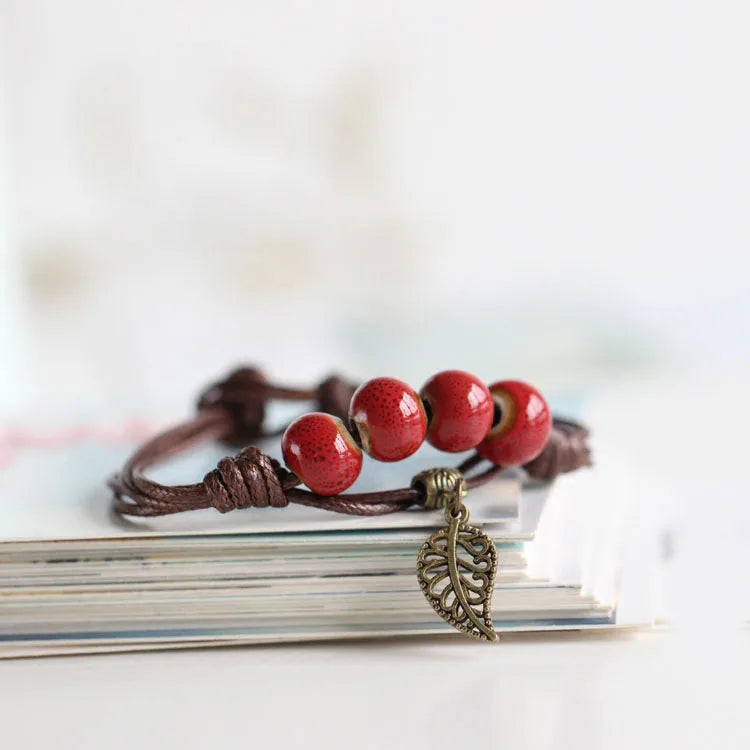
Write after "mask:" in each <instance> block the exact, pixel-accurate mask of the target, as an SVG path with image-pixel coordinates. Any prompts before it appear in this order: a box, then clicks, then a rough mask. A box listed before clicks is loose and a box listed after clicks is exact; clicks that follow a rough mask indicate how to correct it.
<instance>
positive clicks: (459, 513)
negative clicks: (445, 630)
mask: <svg viewBox="0 0 750 750" xmlns="http://www.w3.org/2000/svg"><path fill="white" fill-rule="evenodd" d="M458 482H460V484H459V486H458V491H454V492H452V493H451V497H450V501H449V504H448V505H447V507H446V511H445V518H446V521H447V522H448V526H447V527H446V528H444V529H439V530H438V531H436V532H435V533H434V534H433V535H432V536H431V537H430V538H429V539H428V540H427V541H426V542H425V543H424V545H423V546H422V549H421V550H420V553H419V557H418V558H417V578H418V579H419V585H420V587H421V589H422V592H423V593H424V595H425V597H426V598H427V601H428V602H429V603H430V604H431V605H432V608H433V609H434V610H435V612H437V613H438V614H439V615H440V617H442V618H443V619H444V620H445V621H446V622H448V623H450V624H451V625H453V627H454V628H456V629H457V630H459V631H461V632H462V633H466V634H467V635H470V636H473V637H474V638H479V639H481V640H486V641H496V640H498V635H497V633H496V632H495V629H494V627H493V625H492V589H493V587H494V584H495V575H496V573H497V551H496V549H495V545H494V543H493V542H492V539H490V537H489V536H487V534H485V533H484V532H483V531H482V530H481V529H478V528H477V527H476V526H470V525H469V524H468V520H469V511H468V510H467V508H466V506H465V505H463V503H462V502H461V497H462V495H463V477H461V476H460V475H459V477H458V478H457V483H458Z"/></svg>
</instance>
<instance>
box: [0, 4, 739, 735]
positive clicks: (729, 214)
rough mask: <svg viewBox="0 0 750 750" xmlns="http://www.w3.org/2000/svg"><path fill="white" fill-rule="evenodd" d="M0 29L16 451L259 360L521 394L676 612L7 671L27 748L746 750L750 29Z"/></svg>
mask: <svg viewBox="0 0 750 750" xmlns="http://www.w3.org/2000/svg"><path fill="white" fill-rule="evenodd" d="M0 9H2V14H1V15H0V24H1V25H0V34H1V36H0V347H1V349H0V352H1V359H0V414H3V415H4V416H3V422H2V423H0V428H4V427H6V426H8V427H9V426H12V425H13V424H15V423H16V422H17V421H18V420H20V421H21V422H24V421H25V420H28V419H29V416H28V415H30V414H34V415H35V416H34V420H35V423H39V422H40V421H41V422H43V421H44V419H45V418H46V417H47V416H48V415H49V414H52V413H57V412H59V411H64V412H66V413H69V414H70V413H72V414H73V415H79V417H78V418H81V417H80V415H82V414H90V413H92V411H95V410H96V409H98V408H99V407H100V406H101V405H106V407H107V408H109V409H111V408H112V405H113V404H115V405H118V407H119V408H120V409H121V410H122V411H123V412H124V413H130V411H131V410H132V409H137V408H138V406H137V405H138V404H141V403H148V404H152V403H154V402H161V403H162V404H164V405H165V406H164V411H165V412H168V413H169V415H170V416H173V417H174V416H177V415H178V414H182V413H183V411H184V409H186V408H187V407H188V405H189V404H190V403H191V402H192V398H193V394H194V393H195V392H196V391H197V389H198V388H199V387H200V386H201V385H203V384H204V383H205V382H206V380H207V379H210V378H213V377H215V376H217V375H219V374H221V373H222V372H223V371H224V370H225V369H226V368H227V367H229V366H230V365H233V364H234V363H235V362H237V361H259V362H260V363H262V364H263V365H265V366H266V368H267V369H268V371H269V372H270V373H271V374H272V375H274V376H277V377H278V378H280V379H286V380H289V381H291V380H299V381H307V380H308V379H312V378H315V377H318V376H319V375H322V374H323V373H325V372H326V371H327V370H329V369H330V368H331V367H338V368H340V369H342V370H343V371H344V372H346V373H347V374H350V375H352V376H357V377H364V376H370V375H376V374H386V373H387V374H392V375H395V376H400V377H404V378H406V379H409V380H410V381H412V382H413V384H414V385H415V386H418V385H419V383H420V382H421V381H422V380H424V379H426V378H427V377H428V376H429V375H430V374H431V373H432V372H434V371H436V370H439V369H443V368H446V367H463V368H466V369H469V370H473V371H476V372H477V373H478V374H480V375H481V376H482V377H485V378H487V379H492V378H495V377H508V376H516V377H521V378H524V379H528V380H530V381H532V382H535V383H537V384H538V385H540V387H542V389H543V390H545V392H547V393H548V394H549V395H550V398H551V400H552V403H553V405H557V404H560V405H571V404H572V405H574V406H576V408H577V409H578V410H579V412H580V413H582V414H584V415H585V416H586V417H587V419H588V420H589V421H590V422H591V424H592V425H593V426H594V428H595V433H594V435H595V451H596V455H597V456H599V457H600V459H601V460H600V461H599V468H597V471H599V472H603V473H604V474H605V475H606V472H607V471H609V472H612V471H614V469H613V468H612V467H617V471H620V472H623V473H622V475H621V476H622V477H623V484H624V485H626V486H627V487H629V488H633V489H632V490H631V491H630V492H629V494H628V501H629V502H630V503H631V504H632V510H633V512H635V513H636V514H637V515H638V517H639V518H641V519H642V522H643V524H644V529H645V528H648V530H649V533H651V532H653V530H654V529H656V530H657V531H658V532H659V533H661V534H662V535H663V538H664V540H665V548H669V549H670V550H671V553H670V554H671V556H672V558H671V560H670V561H669V563H668V565H667V568H668V570H667V573H666V575H665V586H666V591H665V601H666V604H667V609H668V610H669V612H670V615H671V616H672V619H673V621H674V622H675V625H676V632H674V633H672V634H671V635H656V636H648V637H641V638H636V639H625V640H621V639H604V640H597V639H593V640H591V639H588V640H586V639H571V638H561V639H559V640H558V639H551V638H545V639H530V640H528V641H516V640H514V641H513V642H510V643H507V644H503V646H502V647H500V648H498V649H496V650H494V651H493V652H492V654H491V656H485V652H484V651H480V650H479V649H477V648H475V647H472V644H468V645H467V644H463V643H452V644H439V645H434V644H427V645H422V644H417V643H397V644H395V645H393V646H384V645H383V644H377V643H371V644H354V645H346V646H313V647H284V648H268V649H252V650H240V651H224V652H220V653H207V652H201V653H195V654H168V655H141V656H135V657H117V656H112V657H98V658H93V657H92V658H86V659H78V658H75V659H73V658H72V659H58V660H47V661H43V662H31V661H27V662H15V663H12V664H3V665H0V691H1V692H2V695H1V696H0V697H2V704H1V705H2V706H3V710H2V714H3V717H4V718H3V726H4V730H3V734H4V736H6V737H10V738H12V740H14V741H13V742H11V743H10V745H11V746H21V744H22V740H23V739H24V738H29V739H30V740H36V742H34V743H33V744H30V745H29V746H39V747H41V746H44V745H45V744H49V745H55V746H58V747H60V746H63V745H67V746H70V747H87V746H91V747H102V746H109V745H110V744H111V743H112V742H115V741H119V742H120V743H121V746H123V747H125V746H126V745H127V746H132V745H133V744H135V742H136V738H139V741H140V743H141V744H142V746H144V747H150V746H154V747H170V746H174V747H178V746H182V747H185V746H189V745H191V744H192V745H195V746H205V745H207V744H212V743H213V744H216V745H218V746H227V747H229V746H232V745H234V744H237V745H239V744H242V745H243V746H244V745H247V744H248V743H253V744H254V743H261V742H262V743H263V744H266V745H268V744H274V740H277V741H278V742H279V744H280V745H282V746H284V745H286V746H290V745H292V746H293V745H295V744H298V745H308V746H312V747H315V746H323V745H324V743H327V744H328V745H329V746H344V745H346V744H347V743H348V744H349V746H352V747H384V746H394V747H399V746H401V745H402V744H403V746H414V747H418V746H422V745H424V746H427V745H428V743H429V746H430V747H435V746H439V745H440V744H441V741H440V739H436V738H442V740H443V744H448V741H451V742H452V744H453V746H455V745H457V744H458V743H459V742H460V744H461V745H462V746H464V745H465V746H469V745H473V744H475V743H476V744H483V745H485V746H488V745H489V746H492V747H494V746H499V745H503V744H504V743H507V744H511V743H513V744H516V745H518V746H520V747H533V746H538V747H566V748H567V747H583V748H587V747H591V748H601V747H604V746H607V747H623V748H624V747H628V748H632V747H656V746H661V747H664V746H667V747H670V746H675V747H678V746H684V747H701V748H704V747H706V746H707V745H708V744H711V743H712V742H713V743H715V744H716V745H717V746H719V747H746V746H747V744H748V743H747V739H748V738H747V718H746V711H745V708H744V700H743V699H745V698H746V696H747V692H748V687H747V680H746V674H747V667H748V643H747V629H746V626H744V625H743V623H744V622H746V620H747V616H748V612H750V606H748V603H749V602H750V596H748V593H747V590H748V582H747V576H746V571H747V569H748V556H747V551H746V550H747V545H746V542H745V540H746V536H747V528H748V523H750V518H748V509H747V508H748V505H747V490H746V481H745V479H744V476H743V474H744V470H745V467H746V465H747V458H746V447H745V442H746V432H747V424H748V420H749V419H750V414H749V413H748V411H749V408H750V400H749V399H748V398H747V393H746V388H747V382H748V369H749V366H750V336H748V319H749V317H750V315H749V313H750V305H748V301H747V297H748V278H749V272H750V260H749V258H750V254H749V253H748V247H749V246H750V219H749V218H748V217H749V215H748V211H747V206H748V199H749V198H750V187H749V185H750V183H749V181H748V174H749V170H750V147H749V146H748V133H749V132H750V103H749V101H748V91H749V90H750V86H749V85H748V84H749V83H750V81H748V77H749V76H748V71H750V52H748V45H747V39H748V38H749V36H750V6H748V5H747V4H746V3H741V2H690V1H687V2H669V1H668V0H652V1H651V2H639V1H637V0H636V1H635V2H627V3H626V2H619V1H617V2H605V3H602V2H570V3H564V4H560V3H553V2H548V1H547V0H542V1H541V2H535V3H507V2H496V3H485V4H482V3H477V2H468V3H466V2H464V3H458V2H455V3H454V2H445V1H441V2H430V3H427V2H399V3H395V2H380V3H361V2H359V3H352V2H341V3H335V2H329V1H328V0H323V1H322V2H316V3H293V2H279V3H273V4H268V3H261V2H228V0H219V1H217V2H212V3H210V4H206V3H199V2H179V3H178V2H168V0H151V1H150V2H130V3H127V4H114V3H100V2H93V0H67V2H65V3H55V2H51V0H24V1H21V0H2V2H0ZM134 405H135V406H134ZM181 410H182V411H181ZM3 434H4V433H3ZM83 470H84V469H83V467H82V471H83ZM626 472H627V477H625V473H626ZM100 479H101V478H100V477H93V476H92V477H91V478H90V481H91V483H92V485H93V484H95V483H97V482H99V481H100ZM604 479H605V480H606V481H607V482H609V483H612V482H617V481H618V479H617V476H615V475H611V476H605V477H604ZM742 628H744V629H742ZM425 687H427V688H429V690H430V691H431V692H430V694H429V695H430V697H429V698H428V697H425V695H424V694H422V693H420V691H421V690H424V688H425ZM120 706H122V708H120ZM464 709H466V710H467V711H468V710H477V711H478V714H477V715H478V717H481V718H478V721H479V724H478V725H477V727H475V728H474V729H471V728H470V727H469V725H468V724H466V723H465V722H466V719H464V718H458V717H463V716H464V715H465V714H464ZM341 711H343V712H344V718H341V717H338V714H339V713H340V712H341ZM482 712H483V713H482ZM6 716H7V717H8V718H5V717H6ZM334 717H337V718H336V719H335V721H336V722H337V723H333V722H334ZM259 722H262V723H259ZM338 722H340V723H338ZM399 731H403V732H404V734H403V735H399V734H398V733H399ZM743 732H744V734H743ZM216 736H218V737H220V740H219V741H216V740H215V739H213V738H214V737H216ZM399 736H401V737H402V738H403V739H401V740H399V739H398V737H399ZM113 738H115V739H113ZM116 738H119V740H118V739H116ZM743 740H744V741H743Z"/></svg>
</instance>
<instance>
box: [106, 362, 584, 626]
mask: <svg viewBox="0 0 750 750" xmlns="http://www.w3.org/2000/svg"><path fill="white" fill-rule="evenodd" d="M271 399H278V400H282V401H305V402H313V403H315V404H316V406H317V408H318V410H319V411H316V412H312V413H308V414H304V415H302V416H301V417H299V418H297V419H296V420H294V421H293V422H292V423H291V424H290V425H288V426H287V427H286V428H285V429H282V430H277V431H271V432H268V431H265V430H264V428H263V421H264V417H265V412H266V404H267V402H268V401H269V400H271ZM347 424H348V425H349V428H347ZM282 433H283V437H282V441H281V442H282V453H283V456H284V461H285V463H286V465H287V467H288V468H284V467H282V466H281V465H280V463H279V462H278V461H276V460H275V459H273V458H271V457H270V456H268V455H266V454H265V453H263V452H262V451H261V450H259V449H258V448H257V447H255V446H254V445H252V444H251V443H252V442H253V441H255V440H257V439H258V438H263V437H274V436H276V437H278V436H279V435H281V434H282ZM587 438H588V430H587V429H586V428H585V427H583V426H582V425H580V424H578V423H577V422H574V421H571V420H567V419H561V418H558V417H554V418H553V417H552V416H551V413H550V411H549V407H548V406H547V403H546V401H545V400H544V397H543V396H542V395H541V393H539V392H538V391H537V390H536V389H535V388H533V387H532V386H530V385H528V384H526V383H522V382H520V381H515V380H504V381H498V382H496V383H493V384H491V385H490V386H489V387H487V386H486V385H484V384H483V383H482V382H481V381H480V380H479V379H478V378H476V377H475V376H474V375H471V374H469V373H466V372H463V371H461V370H447V371H444V372H441V373H438V374H437V375H435V376H433V377H432V378H430V380H428V381H427V383H426V384H425V385H424V387H423V388H422V389H421V391H420V392H419V393H418V394H417V393H416V391H414V390H413V389H412V388H411V387H410V386H408V385H407V384H406V383H404V382H402V381H400V380H396V379H395V378H374V379H372V380H368V381H366V382H365V383H363V384H362V385H360V386H359V387H356V386H355V385H353V384H351V383H348V382H347V381H345V380H344V379H342V378H340V377H338V376H335V375H334V376H331V377H329V378H327V379H325V380H323V381H322V382H321V383H320V384H319V385H318V386H317V387H315V388H291V387H287V386H280V385H276V384H274V383H271V382H269V381H268V380H267V379H266V378H265V376H264V375H263V374H262V372H261V371H260V370H258V369H257V368H253V367H243V368H240V369H238V370H235V371H234V372H232V373H231V374H230V375H229V376H228V377H227V378H225V379H224V380H222V381H220V382H218V383H215V384H214V385H212V386H210V387H209V388H208V389H206V390H205V391H204V392H203V393H202V395H201V396H200V398H199V400H198V413H197V415H196V416H195V417H193V418H192V419H190V420H188V421H186V422H183V423H181V424H178V425H176V426H175V427H172V428H171V429H168V430H166V431H165V432H162V433H161V434H159V435H157V436H155V437H154V438H152V439H151V440H149V441H148V442H146V443H145V444H144V445H142V446H141V447H140V448H139V449H138V450H137V451H136V452H135V453H134V454H133V455H132V456H131V457H130V459H128V461H127V462H126V464H125V466H124V467H123V468H122V470H121V471H120V472H119V473H117V474H115V475H114V476H113V477H112V478H111V479H110V480H109V483H108V484H109V487H110V488H111V490H112V492H113V501H112V503H113V510H114V511H115V512H116V513H118V514H121V515H126V516H128V515H129V516H147V517H150V516H163V515H168V514H172V513H181V512H184V511H190V510H199V509H204V508H215V509H216V510H218V511H219V512H221V513H226V512H228V511H231V510H235V509H239V508H263V507H274V508H282V507H285V506H286V505H288V504H289V503H298V504H301V505H308V506H313V507H317V508H320V509H322V510H329V511H335V512H338V513H348V514H352V515H365V516H366V515H380V514H385V513H393V512H397V511H402V510H406V509H407V508H409V507H410V506H415V505H418V506H423V507H424V508H426V509H432V508H445V518H446V523H447V526H446V528H443V529H440V530H438V531H437V532H435V533H434V534H433V535H432V536H431V537H430V538H429V539H428V540H427V541H426V542H425V544H424V546H423V547H422V550H421V552H420V554H419V558H418V562H417V573H418V578H419V583H420V587H421V588H422V591H423V592H424V594H425V596H426V597H427V599H428V601H429V602H430V604H431V605H432V606H433V608H434V609H435V611H436V612H437V613H438V614H439V615H440V616H441V617H443V619H445V620H446V621H447V622H449V623H450V624H452V625H453V626H454V627H456V628H457V629H458V630H460V631H462V632H464V633H467V634H468V635H471V636H474V637H476V638H480V639H483V640H488V641H494V640H496V639H497V634H496V633H495V631H494V629H493V627H492V619H491V612H490V607H491V596H492V586H493V582H494V577H495V572H496V565H497V553H496V550H495V546H494V544H493V542H492V540H491V539H490V538H489V537H488V536H487V535H486V534H484V532H482V531H481V529H478V528H476V527H473V526H469V525H468V520H469V512H468V509H467V508H466V506H465V505H464V504H463V498H464V496H465V495H466V492H467V490H468V489H472V488H474V487H479V486H481V485H483V484H485V483H486V482H488V481H490V480H491V479H492V478H493V477H495V476H497V475H498V474H499V473H500V472H501V471H503V470H504V469H506V468H509V467H513V466H521V467H523V469H524V470H525V471H526V473H527V474H528V475H529V476H530V477H532V478H534V479H538V480H541V481H551V480H552V479H554V478H555V477H556V476H557V475H558V474H560V473H563V472H570V471H574V470H576V469H578V468H581V467H583V466H589V465H590V464H591V460H590V452H589V447H588V444H587ZM209 440H221V441H224V442H226V443H229V444H232V445H246V446H247V445H248V444H250V445H249V447H246V448H244V449H243V450H241V451H240V452H239V453H238V454H236V455H235V456H227V457H225V458H222V459H221V460H220V461H219V462H218V464H217V466H216V468H215V469H213V470H212V471H210V472H208V474H206V476H205V477H204V478H203V481H202V482H198V483H196V484H189V485H179V486H168V485H164V484H160V483H158V482H155V481H153V480H151V479H149V478H147V477H146V475H145V473H144V472H145V470H146V469H148V468H149V467H151V466H153V465H154V464H156V463H159V462H161V461H163V460H165V459H167V458H169V457H171V456H174V455H176V454H178V453H181V452H183V451H185V450H187V449H189V448H192V447H194V446H196V445H199V444H201V443H203V442H206V441H209ZM425 441H426V442H429V443H430V444H431V445H433V446H434V447H435V448H438V449H440V450H443V451H446V452H450V453H458V452H465V451H468V450H471V449H474V453H472V454H471V455H470V456H469V457H468V458H467V459H465V460H464V461H463V462H462V463H461V464H459V465H458V466H457V467H456V468H455V469H450V468H437V469H430V470H427V471H423V472H420V473H419V474H417V475H416V476H415V477H413V479H412V481H411V483H410V486H409V487H405V488H401V489H392V490H384V491H378V492H360V493H346V494H342V493H343V492H344V490H346V489H347V488H348V487H349V486H350V485H351V484H352V483H353V482H354V481H355V480H356V478H357V476H358V475H359V472H360V469H361V466H362V461H363V456H362V453H363V451H364V452H365V453H367V454H368V455H369V456H371V457H372V458H374V459H376V460H380V461H397V460H400V459H402V458H406V457H407V456H409V455H411V454H412V453H414V452H415V451H416V450H417V449H418V448H419V447H420V445H422V443H423V442H425ZM483 462H484V463H489V466H486V467H485V468H484V469H483V470H480V471H478V473H476V472H475V470H476V469H477V467H479V466H480V464H482V463H483ZM470 472H472V473H473V474H472V476H466V475H467V474H469V473H470ZM303 483H304V484H305V485H307V487H308V489H303V488H302V487H300V485H301V484H303Z"/></svg>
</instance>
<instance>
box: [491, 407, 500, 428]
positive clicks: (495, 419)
mask: <svg viewBox="0 0 750 750" xmlns="http://www.w3.org/2000/svg"><path fill="white" fill-rule="evenodd" d="M502 418H503V410H502V409H501V408H500V406H499V405H498V403H497V401H495V406H494V408H493V410H492V426H493V427H497V426H498V425H499V424H500V420H501V419H502Z"/></svg>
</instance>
